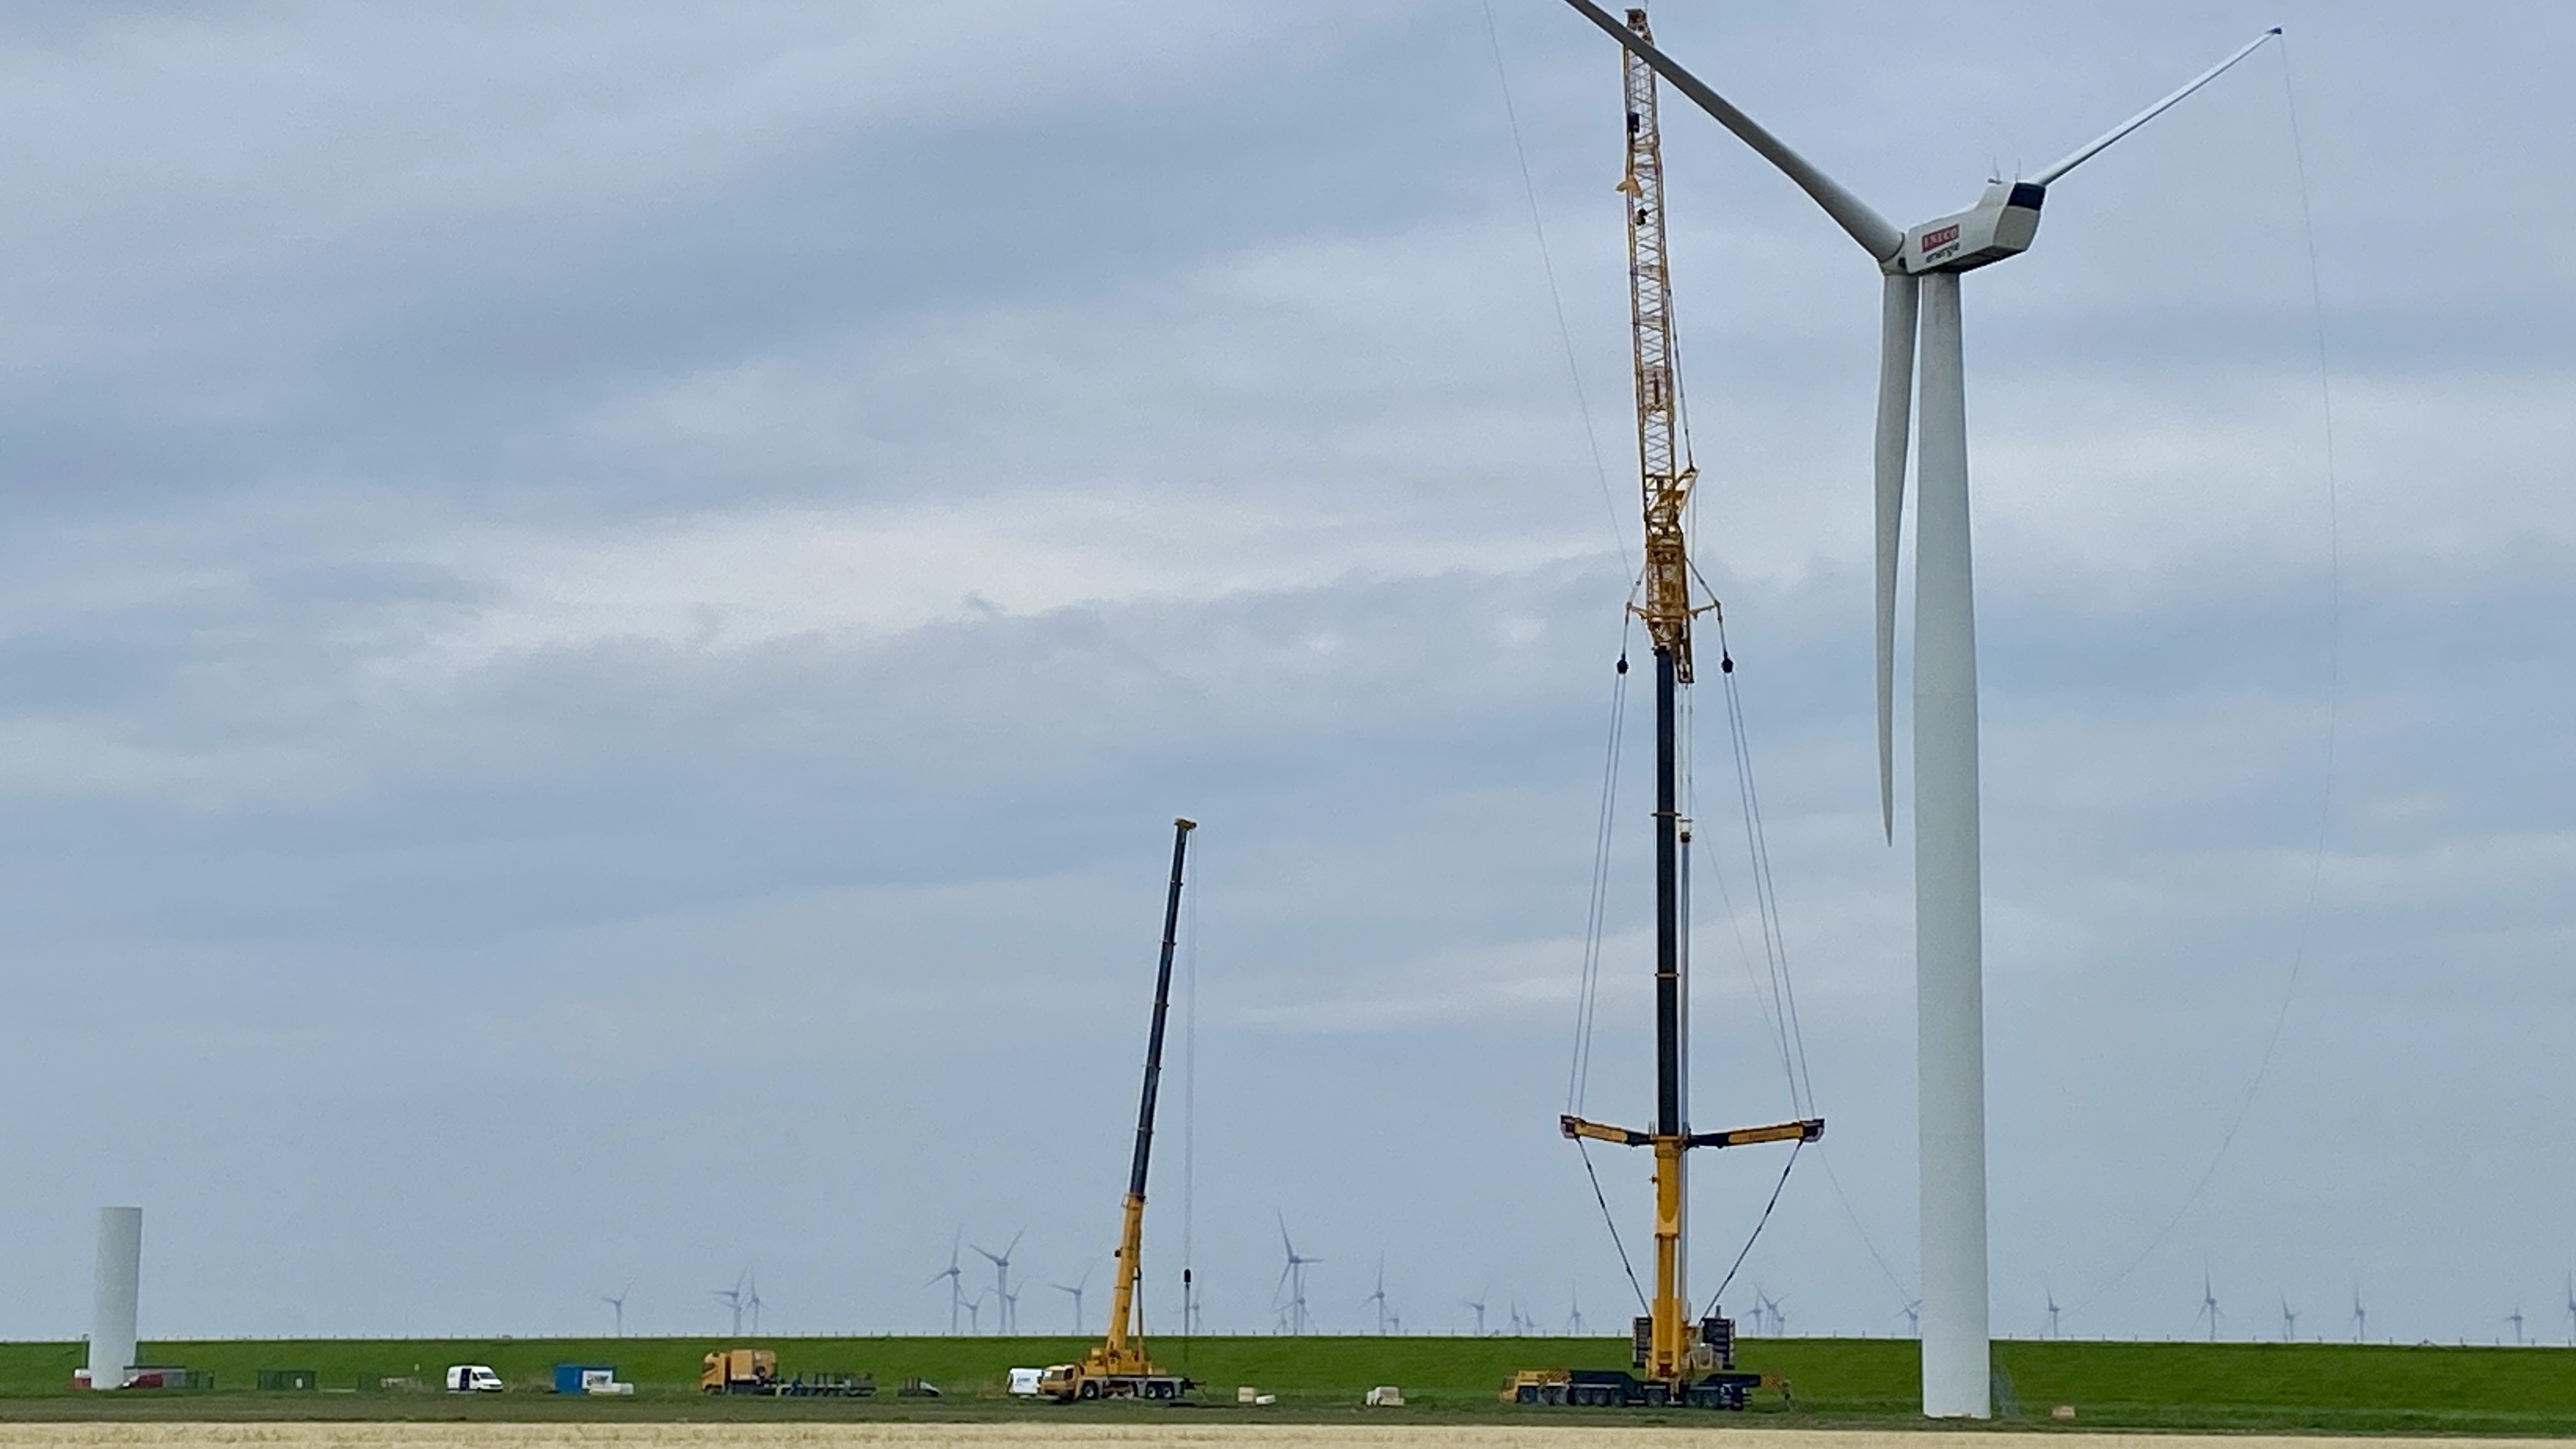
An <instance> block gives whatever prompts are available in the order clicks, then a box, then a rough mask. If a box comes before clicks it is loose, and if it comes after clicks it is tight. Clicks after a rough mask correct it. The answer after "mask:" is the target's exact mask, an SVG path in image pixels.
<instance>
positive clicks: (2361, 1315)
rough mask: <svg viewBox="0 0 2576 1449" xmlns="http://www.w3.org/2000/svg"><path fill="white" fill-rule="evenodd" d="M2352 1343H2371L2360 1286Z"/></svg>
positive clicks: (2356, 1292) (2354, 1296)
mask: <svg viewBox="0 0 2576 1449" xmlns="http://www.w3.org/2000/svg"><path fill="white" fill-rule="evenodd" d="M2570 1312H2576V1309H2571V1310H2570ZM2352 1341H2353V1342H2355V1343H2368V1342H2369V1341H2370V1310H2369V1309H2367V1308H2364V1307H2362V1306H2361V1288H2360V1287H2359V1285H2355V1286H2354V1288H2353V1290H2352Z"/></svg>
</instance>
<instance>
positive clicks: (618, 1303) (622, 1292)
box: [599, 1283, 635, 1338]
mask: <svg viewBox="0 0 2576 1449" xmlns="http://www.w3.org/2000/svg"><path fill="white" fill-rule="evenodd" d="M634 1291H635V1285H634V1284H632V1283H629V1284H627V1285H626V1286H625V1287H623V1288H620V1289H618V1290H617V1291H616V1292H614V1293H602V1294H600V1295H599V1301H600V1302H602V1303H605V1304H607V1305H608V1306H609V1307H610V1308H613V1309H615V1310H616V1311H617V1336H618V1337H619V1338H624V1337H625V1336H626V1295H627V1294H629V1293H632V1292H634Z"/></svg>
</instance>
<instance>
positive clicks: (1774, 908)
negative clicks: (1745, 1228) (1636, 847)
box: [1711, 610, 1913, 1312]
mask: <svg viewBox="0 0 2576 1449" xmlns="http://www.w3.org/2000/svg"><path fill="white" fill-rule="evenodd" d="M1715 612H1716V618H1717V631H1718V632H1717V638H1718V665H1717V668H1718V673H1719V674H1720V675H1722V676H1723V677H1724V679H1725V686H1726V697H1727V724H1728V727H1729V729H1730V730H1731V731H1732V733H1733V735H1734V739H1735V753H1736V771H1737V788H1738V790H1739V792H1740V794H1739V799H1740V801H1741V803H1742V805H1743V809H1744V821H1745V830H1746V849H1747V853H1748V855H1749V856H1750V857H1751V858H1752V860H1753V861H1754V863H1755V869H1756V881H1755V888H1756V890H1757V891H1758V892H1760V893H1761V895H1760V897H1759V899H1760V901H1761V906H1762V916H1763V928H1764V937H1763V949H1764V953H1765V957H1766V959H1768V960H1770V961H1771V962H1772V967H1773V984H1774V988H1775V993H1776V995H1775V1002H1774V1003H1766V1002H1764V1001H1763V1000H1762V997H1761V994H1760V991H1759V983H1756V988H1757V989H1756V993H1755V996H1754V1004H1755V1005H1757V1006H1760V1007H1762V1008H1763V1014H1764V1016H1765V1017H1767V1018H1769V1020H1770V1023H1771V1025H1772V1026H1773V1028H1774V1030H1775V1031H1776V1032H1777V1033H1778V1037H1779V1042H1778V1046H1779V1051H1780V1065H1781V1070H1782V1072H1783V1073H1784V1074H1785V1075H1786V1076H1787V1077H1788V1081H1789V1097H1790V1101H1791V1103H1792V1106H1793V1110H1795V1111H1796V1112H1797V1113H1798V1114H1799V1115H1801V1116H1807V1115H1812V1114H1813V1113H1814V1111H1815V1101H1816V1088H1815V1082H1814V1078H1813V1077H1812V1076H1811V1075H1809V1073H1808V1068H1807V1043H1806V1033H1805V1032H1804V1030H1803V1029H1802V1028H1801V1027H1800V1025H1799V1021H1798V1014H1797V1011H1798V998H1797V990H1796V978H1795V977H1794V976H1793V975H1792V974H1791V972H1790V970H1789V959H1788V944H1787V937H1786V935H1785V934H1784V933H1783V932H1782V931H1781V928H1780V899H1779V896H1778V894H1777V892H1776V890H1775V889H1774V888H1773V887H1772V885H1771V879H1772V876H1771V850H1770V837H1769V833H1768V832H1767V831H1766V830H1765V829H1764V828H1763V824H1762V795H1761V791H1760V790H1759V789H1757V788H1756V786H1755V782H1754V777H1753V754H1752V743H1751V738H1750V732H1749V731H1748V730H1747V728H1746V726H1745V719H1744V704H1743V697H1742V696H1741V695H1740V694H1739V693H1738V692H1737V684H1736V670H1735V653H1734V650H1733V648H1732V647H1731V646H1730V645H1729V644H1728V642H1727V638H1726V615H1725V613H1724V612H1723V611H1722V610H1721V611H1715ZM1718 889H1719V891H1720V892H1721V893H1723V892H1724V891H1725V889H1726V880H1725V877H1724V876H1723V875H1721V876H1719V877H1718ZM1727 909H1728V912H1729V914H1730V916H1732V914H1733V911H1734V901H1733V899H1732V897H1729V898H1728V902H1727ZM1736 945H1737V950H1738V951H1739V952H1742V951H1743V931H1742V929H1741V927H1740V926H1739V927H1738V929H1737V932H1736ZM1775 952H1776V954H1774V953H1775ZM1744 969H1745V975H1746V979H1747V980H1751V979H1752V971H1753V963H1752V960H1751V958H1750V956H1749V955H1747V956H1746V959H1745V963H1744ZM1793 1062H1794V1065H1793ZM1802 1093H1803V1102H1802V1101H1801V1096H1802ZM1803 1145H1804V1144H1801V1146H1803ZM1816 1152H1817V1160H1819V1161H1821V1162H1823V1163H1824V1165H1825V1178H1826V1181H1827V1182H1828V1183H1829V1184H1831V1186H1832V1188H1833V1192H1834V1200H1835V1201H1836V1202H1838V1203H1840V1204H1841V1205H1842V1210H1843V1216H1844V1217H1845V1218H1846V1219H1848V1220H1849V1221H1850V1223H1851V1226H1852V1232H1853V1234H1854V1235H1855V1236H1857V1237H1858V1238H1859V1239H1860V1245H1861V1247H1862V1248H1864V1249H1866V1250H1867V1251H1868V1253H1869V1256H1870V1261H1872V1262H1874V1263H1876V1264H1877V1265H1878V1271H1879V1272H1880V1273H1881V1274H1883V1275H1885V1276H1886V1278H1887V1281H1888V1285H1889V1286H1890V1287H1893V1288H1894V1289H1895V1290H1896V1292H1897V1294H1898V1296H1899V1297H1900V1298H1903V1299H1905V1300H1906V1301H1908V1302H1911V1301H1912V1298H1913V1295H1912V1293H1911V1291H1910V1290H1908V1289H1907V1287H1906V1285H1905V1280H1904V1279H1903V1278H1901V1277H1899V1276H1897V1272H1896V1270H1895V1269H1894V1268H1892V1267H1890V1266H1889V1265H1888V1261H1887V1255H1886V1254H1884V1253H1882V1252H1880V1251H1879V1249H1878V1243H1877V1241H1876V1240H1874V1239H1873V1238H1871V1237H1870V1234H1869V1229H1868V1227H1867V1226H1866V1225H1864V1224H1863V1223H1862V1222H1861V1220H1860V1212H1859V1210H1858V1209H1856V1208H1854V1207H1853V1206H1852V1202H1851V1196H1850V1194H1849V1193H1847V1192H1845V1191H1844V1190H1843V1184H1842V1177H1841V1175H1840V1174H1839V1173H1837V1172H1835V1171H1834V1159H1833V1155H1832V1154H1831V1153H1828V1152H1826V1151H1825V1150H1824V1147H1823V1145H1822V1144H1821V1143H1820V1144H1818V1146H1817V1148H1816ZM1789 1156H1790V1161H1791V1162H1792V1163H1795V1162H1796V1161H1797V1152H1796V1151H1795V1150H1792V1151H1791V1153H1790V1155H1789ZM1788 1176H1789V1175H1788V1169H1787V1168H1785V1167H1784V1168H1782V1169H1781V1173H1780V1181H1781V1183H1782V1185H1784V1186H1785V1185H1786V1184H1787V1182H1788ZM1772 1196H1773V1199H1774V1200H1775V1201H1776V1200H1777V1199H1778V1196H1779V1190H1778V1189H1777V1188H1775V1189H1773V1192H1772ZM1763 1215H1764V1217H1765V1218H1766V1219H1767V1218H1768V1217H1769V1215H1770V1209H1769V1208H1768V1207H1765V1208H1764V1209H1763ZM1754 1234H1755V1236H1756V1237H1758V1236H1760V1234H1761V1228H1760V1226H1759V1225H1756V1227H1755V1228H1754ZM1752 1247H1753V1244H1752V1240H1751V1239H1747V1240H1746V1242H1745V1251H1746V1252H1750V1251H1752ZM1736 1261H1737V1265H1738V1266H1739V1267H1740V1266H1741V1265H1742V1263H1743V1259H1742V1257H1741V1256H1740V1255H1739V1256H1738V1258H1737V1260H1736ZM1734 1276H1735V1273H1734V1270H1733V1269H1729V1270H1728V1271H1727V1277H1728V1278H1729V1279H1730V1280H1731V1279H1732V1278H1733V1277H1734ZM1724 1286H1725V1285H1724V1284H1720V1285H1719V1287H1720V1289H1721V1290H1723V1288H1724ZM1711 1311H1712V1312H1713V1311H1715V1309H1714V1303H1713V1302H1712V1308H1711Z"/></svg>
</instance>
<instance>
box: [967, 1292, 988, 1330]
mask: <svg viewBox="0 0 2576 1449" xmlns="http://www.w3.org/2000/svg"><path fill="white" fill-rule="evenodd" d="M988 1296H989V1295H988V1294H984V1293H978V1294H976V1295H975V1296H974V1297H972V1298H969V1299H967V1300H966V1331H967V1332H968V1333H973V1334H980V1333H982V1332H983V1331H984V1299H985V1298H986V1297H988Z"/></svg>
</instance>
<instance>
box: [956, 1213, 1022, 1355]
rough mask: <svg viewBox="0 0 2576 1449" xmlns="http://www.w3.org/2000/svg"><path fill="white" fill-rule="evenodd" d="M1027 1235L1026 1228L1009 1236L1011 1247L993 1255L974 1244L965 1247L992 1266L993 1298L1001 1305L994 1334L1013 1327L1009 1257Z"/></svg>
mask: <svg viewBox="0 0 2576 1449" xmlns="http://www.w3.org/2000/svg"><path fill="white" fill-rule="evenodd" d="M1028 1235H1029V1230H1028V1229H1026V1228H1022V1229H1020V1230H1019V1231H1018V1232H1016V1233H1013V1234H1011V1245H1010V1246H1009V1247H1007V1248H1004V1249H1003V1250H1002V1251H1001V1252H999V1253H995V1252H994V1251H993V1250H992V1249H990V1248H986V1247H981V1246H979V1245H977V1244H974V1243H969V1244H967V1245H966V1246H968V1247H970V1248H974V1249H975V1251H976V1252H978V1253H981V1254H982V1255H983V1256H984V1260H985V1261H986V1262H988V1263H991V1264H992V1265H993V1296H994V1297H995V1298H997V1299H1000V1300H1001V1304H1002V1308H1001V1312H1000V1313H999V1314H998V1315H996V1319H995V1322H994V1324H993V1331H994V1332H995V1333H1008V1332H1010V1331H1011V1329H1012V1328H1013V1327H1014V1325H1013V1323H1012V1322H1011V1319H1012V1317H1013V1315H1012V1312H1011V1305H1012V1304H1013V1303H1014V1302H1015V1301H1016V1300H1017V1298H1018V1295H1017V1294H1015V1293H1013V1292H1012V1291H1011V1255H1012V1254H1013V1253H1016V1252H1018V1251H1019V1250H1020V1239H1022V1238H1025V1237H1027V1236H1028Z"/></svg>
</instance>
